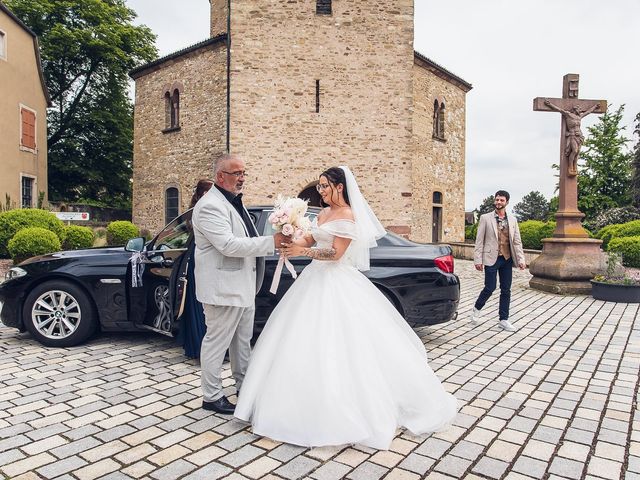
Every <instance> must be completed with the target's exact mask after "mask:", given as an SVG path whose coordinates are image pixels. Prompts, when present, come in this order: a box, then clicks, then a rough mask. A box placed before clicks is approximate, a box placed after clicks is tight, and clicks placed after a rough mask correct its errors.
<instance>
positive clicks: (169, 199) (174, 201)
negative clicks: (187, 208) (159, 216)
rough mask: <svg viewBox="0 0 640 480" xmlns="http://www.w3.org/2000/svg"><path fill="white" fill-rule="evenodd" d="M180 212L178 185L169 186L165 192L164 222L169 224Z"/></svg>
mask: <svg viewBox="0 0 640 480" xmlns="http://www.w3.org/2000/svg"><path fill="white" fill-rule="evenodd" d="M179 214H180V193H179V192H178V189H177V188H176V187H169V188H167V189H166V190H165V194H164V223H165V224H167V223H169V222H170V221H171V220H173V219H174V218H176V217H177V216H178V215H179Z"/></svg>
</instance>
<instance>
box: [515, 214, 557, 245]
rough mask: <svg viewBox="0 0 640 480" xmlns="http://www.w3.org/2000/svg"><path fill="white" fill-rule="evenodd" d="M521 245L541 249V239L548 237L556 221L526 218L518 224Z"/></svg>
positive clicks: (551, 233) (554, 227)
mask: <svg viewBox="0 0 640 480" xmlns="http://www.w3.org/2000/svg"><path fill="white" fill-rule="evenodd" d="M519 226H520V237H521V238H522V246H523V247H524V248H530V249H533V250H542V239H543V238H549V237H551V236H552V235H553V231H554V230H555V229H556V222H541V221H540V220H527V221H526V222H522V223H520V224H519Z"/></svg>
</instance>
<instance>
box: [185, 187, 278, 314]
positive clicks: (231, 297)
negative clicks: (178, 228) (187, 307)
mask: <svg viewBox="0 0 640 480" xmlns="http://www.w3.org/2000/svg"><path fill="white" fill-rule="evenodd" d="M192 222H193V232H194V237H195V241H196V249H195V278H196V298H197V299H198V301H200V302H201V303H208V304H210V305H223V306H233V307H249V306H251V305H253V304H254V302H255V296H256V293H257V289H258V288H259V285H260V284H261V283H262V276H263V274H264V271H263V270H264V261H262V262H256V257H263V256H266V255H273V253H274V245H273V237H271V236H269V237H264V236H263V237H250V236H249V233H248V232H247V230H246V226H245V224H244V222H243V221H242V217H240V215H239V214H238V211H237V210H236V209H235V208H234V207H233V205H231V203H229V201H228V200H227V199H226V198H225V197H224V195H223V194H222V193H221V192H220V191H219V190H218V189H217V188H215V186H214V187H213V188H211V190H209V191H208V192H207V194H206V195H205V196H204V197H202V198H201V199H200V200H199V201H198V203H196V206H195V208H194V209H193V216H192ZM257 267H262V269H261V270H262V271H260V272H256V270H257Z"/></svg>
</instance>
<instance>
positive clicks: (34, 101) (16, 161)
mask: <svg viewBox="0 0 640 480" xmlns="http://www.w3.org/2000/svg"><path fill="white" fill-rule="evenodd" d="M0 85H1V86H2V95H1V96H0V171H1V172H2V174H1V175H0V202H2V205H3V206H5V205H6V199H10V203H11V204H12V205H13V206H14V207H24V208H28V207H35V206H37V202H38V195H43V196H44V199H46V198H47V107H49V106H50V105H51V100H50V98H49V92H48V90H47V86H46V85H45V82H44V76H43V73H42V66H41V63H40V52H39V48H38V38H37V36H36V34H35V33H33V31H32V30H31V29H30V28H29V27H27V26H26V25H25V24H24V23H22V22H21V21H20V20H19V19H18V18H17V17H16V16H15V15H14V14H13V13H12V12H11V11H10V10H9V9H8V8H7V7H6V6H5V5H4V4H3V3H1V2H0Z"/></svg>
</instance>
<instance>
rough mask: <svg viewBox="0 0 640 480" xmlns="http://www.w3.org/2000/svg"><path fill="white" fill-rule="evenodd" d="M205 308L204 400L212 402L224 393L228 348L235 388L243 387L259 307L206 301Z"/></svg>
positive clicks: (201, 355) (202, 360)
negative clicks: (234, 305) (235, 305)
mask: <svg viewBox="0 0 640 480" xmlns="http://www.w3.org/2000/svg"><path fill="white" fill-rule="evenodd" d="M203 307H204V316H205V323H206V324H207V334H206V335H205V337H204V340H203V341H202V348H201V350H200V365H201V369H202V378H201V381H202V394H203V398H204V401H205V402H213V401H216V400H218V399H219V398H221V397H222V396H223V395H224V394H223V393H222V378H221V377H222V364H223V362H224V354H225V352H226V351H227V349H229V360H230V362H231V373H232V374H233V377H234V378H235V380H236V390H240V387H241V385H242V381H243V380H244V375H245V373H246V372H247V366H248V365H249V356H250V355H251V344H250V343H249V342H250V341H251V337H252V336H253V319H254V314H255V311H256V308H255V305H251V306H250V307H230V306H223V305H209V304H204V305H203Z"/></svg>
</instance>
